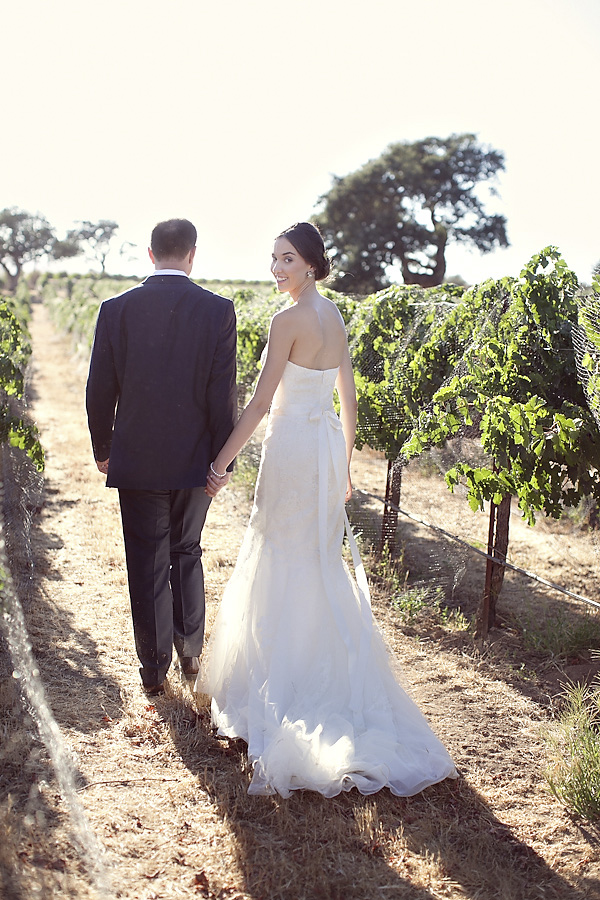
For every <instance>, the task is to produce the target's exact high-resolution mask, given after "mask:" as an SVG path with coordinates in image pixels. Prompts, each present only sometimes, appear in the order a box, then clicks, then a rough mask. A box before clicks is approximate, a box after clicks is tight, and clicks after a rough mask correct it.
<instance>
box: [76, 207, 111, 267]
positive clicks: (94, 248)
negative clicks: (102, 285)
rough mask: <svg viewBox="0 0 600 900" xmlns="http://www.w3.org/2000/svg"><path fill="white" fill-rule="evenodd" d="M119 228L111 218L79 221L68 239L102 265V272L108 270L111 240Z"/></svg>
mask: <svg viewBox="0 0 600 900" xmlns="http://www.w3.org/2000/svg"><path fill="white" fill-rule="evenodd" d="M118 228H119V226H118V224H117V223H116V222H113V221H112V220H111V219H100V221H99V222H87V221H85V222H79V228H74V229H73V230H71V231H69V232H68V233H67V241H70V242H72V243H73V244H76V245H77V246H78V247H80V252H84V253H85V254H86V256H87V257H88V258H90V259H93V260H95V261H96V262H97V263H98V264H99V265H100V272H101V273H102V275H104V273H105V271H106V257H107V256H108V252H109V250H110V242H111V240H112V239H113V237H114V236H115V233H116V231H117V229H118Z"/></svg>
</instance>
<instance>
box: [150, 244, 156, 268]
mask: <svg viewBox="0 0 600 900" xmlns="http://www.w3.org/2000/svg"><path fill="white" fill-rule="evenodd" d="M148 256H149V257H150V261H151V262H152V265H156V260H155V259H154V253H153V252H152V247H148Z"/></svg>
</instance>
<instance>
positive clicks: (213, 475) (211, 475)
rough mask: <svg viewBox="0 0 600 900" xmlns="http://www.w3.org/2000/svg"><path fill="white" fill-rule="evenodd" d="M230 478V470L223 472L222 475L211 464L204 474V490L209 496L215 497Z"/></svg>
mask: <svg viewBox="0 0 600 900" xmlns="http://www.w3.org/2000/svg"><path fill="white" fill-rule="evenodd" d="M230 478H231V472H225V473H224V474H223V475H219V474H218V472H215V470H214V469H213V467H212V466H211V467H210V469H209V470H208V472H207V475H206V487H205V488H204V490H205V492H206V493H207V494H208V496H209V497H216V496H217V494H218V493H219V491H220V490H221V488H223V487H225V485H226V484H228V483H229V479H230Z"/></svg>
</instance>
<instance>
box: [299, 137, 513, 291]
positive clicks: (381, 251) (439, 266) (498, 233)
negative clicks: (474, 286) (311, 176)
mask: <svg viewBox="0 0 600 900" xmlns="http://www.w3.org/2000/svg"><path fill="white" fill-rule="evenodd" d="M503 168H504V157H503V155H502V154H501V153H500V152H499V151H497V150H492V149H489V148H485V147H482V146H481V145H479V144H478V142H477V140H476V138H475V135H472V134H460V135H451V136H450V137H448V138H446V139H441V138H435V137H429V138H426V139H424V140H420V141H415V142H413V143H409V142H402V143H396V144H392V145H390V146H389V147H388V148H387V149H386V150H385V151H384V152H383V153H382V154H381V156H380V157H378V158H377V159H374V160H370V161H369V162H368V163H366V164H365V165H364V166H362V167H361V168H360V169H358V170H357V171H356V172H352V173H350V174H349V175H346V176H345V177H343V178H340V177H335V178H334V180H333V184H332V186H331V189H330V190H329V191H328V193H327V194H325V195H324V196H322V197H321V198H320V201H319V203H320V205H321V206H320V209H319V212H318V214H317V215H316V217H315V219H316V222H317V224H318V225H319V227H320V229H321V232H322V234H323V236H324V238H325V241H326V245H327V247H328V250H329V252H330V256H331V257H332V259H333V262H334V264H335V267H336V271H337V277H336V281H335V287H337V288H340V289H342V290H346V291H350V292H356V293H369V292H371V291H374V290H378V289H380V288H384V287H386V286H387V285H388V284H389V281H388V274H387V271H386V270H387V269H388V268H389V267H390V266H399V267H400V269H401V271H402V278H403V280H404V282H405V283H406V284H420V285H422V286H424V287H431V286H433V285H439V284H441V283H442V282H443V280H444V276H445V271H446V261H445V251H446V245H447V243H448V242H449V241H457V242H461V243H468V244H471V245H472V246H475V247H476V248H477V249H478V250H480V251H482V252H484V253H485V252H488V251H490V250H492V249H493V248H494V247H497V246H507V244H508V241H507V237H506V220H505V218H504V216H501V215H489V214H487V213H486V212H485V210H484V207H483V203H482V201H481V198H480V195H481V191H478V186H479V185H480V184H481V183H482V182H490V181H492V180H493V179H494V178H495V176H496V174H497V172H498V171H500V170H502V169H503ZM490 193H491V194H493V193H495V191H494V190H493V189H491V188H490Z"/></svg>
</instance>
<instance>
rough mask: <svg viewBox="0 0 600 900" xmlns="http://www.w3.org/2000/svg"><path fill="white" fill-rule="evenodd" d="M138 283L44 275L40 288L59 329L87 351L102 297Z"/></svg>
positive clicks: (104, 298)
mask: <svg viewBox="0 0 600 900" xmlns="http://www.w3.org/2000/svg"><path fill="white" fill-rule="evenodd" d="M135 284H138V279H135V278H130V279H117V278H101V277H96V276H94V275H81V276H78V275H72V276H65V275H62V276H53V277H46V278H44V277H43V276H42V277H41V278H40V279H39V280H38V291H39V292H40V295H41V297H42V299H43V301H44V303H45V304H46V305H47V307H48V309H49V311H50V315H51V316H52V319H53V321H54V323H55V325H56V326H57V328H59V329H60V331H62V332H64V333H66V334H70V335H71V336H72V338H73V342H74V344H75V346H76V347H77V348H78V349H79V350H80V351H81V352H82V353H87V352H88V351H89V349H90V347H91V344H92V339H93V337H94V328H95V325H96V318H97V316H98V310H99V308H100V304H101V303H102V301H103V300H107V299H108V298H109V297H113V296H114V295H115V294H119V293H121V292H122V291H125V290H127V288H129V287H133V285H135Z"/></svg>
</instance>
